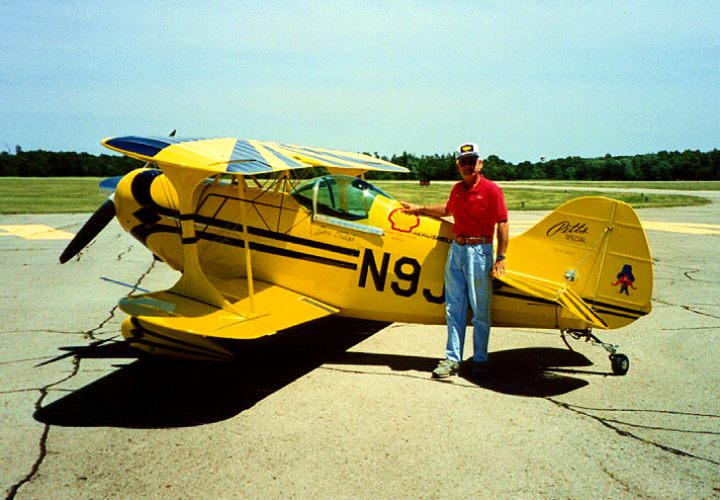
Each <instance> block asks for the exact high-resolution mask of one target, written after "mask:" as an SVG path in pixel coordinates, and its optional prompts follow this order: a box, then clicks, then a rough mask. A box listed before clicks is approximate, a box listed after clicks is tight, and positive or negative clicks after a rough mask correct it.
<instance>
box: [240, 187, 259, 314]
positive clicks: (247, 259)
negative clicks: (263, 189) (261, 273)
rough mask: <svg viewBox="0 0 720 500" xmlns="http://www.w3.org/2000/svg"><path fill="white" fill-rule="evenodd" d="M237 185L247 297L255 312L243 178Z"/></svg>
mask: <svg viewBox="0 0 720 500" xmlns="http://www.w3.org/2000/svg"><path fill="white" fill-rule="evenodd" d="M238 180H239V182H238V187H239V189H240V200H241V201H240V220H241V221H243V223H242V228H243V241H244V243H245V270H246V271H245V272H246V274H247V289H248V298H249V299H250V312H251V313H253V314H255V285H254V283H253V272H252V258H251V257H250V239H249V237H248V227H247V221H248V219H247V217H246V215H247V214H246V212H245V210H246V207H245V203H246V198H245V188H246V187H247V186H246V184H245V178H240V179H238Z"/></svg>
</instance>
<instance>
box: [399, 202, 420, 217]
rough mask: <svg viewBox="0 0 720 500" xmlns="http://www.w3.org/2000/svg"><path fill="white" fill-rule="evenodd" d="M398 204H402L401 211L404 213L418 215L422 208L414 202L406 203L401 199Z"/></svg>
mask: <svg viewBox="0 0 720 500" xmlns="http://www.w3.org/2000/svg"><path fill="white" fill-rule="evenodd" d="M400 204H401V205H402V206H403V210H402V211H403V212H405V213H406V214H412V215H420V210H421V209H422V207H421V206H420V205H415V204H414V203H408V202H406V201H401V202H400Z"/></svg>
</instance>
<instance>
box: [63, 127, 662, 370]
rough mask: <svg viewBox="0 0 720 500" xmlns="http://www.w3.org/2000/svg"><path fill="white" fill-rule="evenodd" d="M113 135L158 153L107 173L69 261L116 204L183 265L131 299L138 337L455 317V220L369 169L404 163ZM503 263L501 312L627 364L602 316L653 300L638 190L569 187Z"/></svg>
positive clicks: (190, 343)
mask: <svg viewBox="0 0 720 500" xmlns="http://www.w3.org/2000/svg"><path fill="white" fill-rule="evenodd" d="M102 144H103V145H104V146H106V147H108V148H110V149H112V150H114V151H118V152H120V153H123V154H125V155H127V156H129V157H132V158H136V159H138V160H141V161H144V162H146V165H145V167H143V168H139V169H137V170H134V171H132V172H130V173H128V174H127V175H125V176H123V177H122V178H114V179H107V180H106V181H103V183H101V186H102V184H106V185H109V186H110V189H112V190H114V192H113V194H112V195H111V197H110V199H108V201H106V202H105V204H103V205H102V206H101V207H100V209H98V211H97V212H96V213H95V214H94V215H93V216H92V217H91V218H90V220H88V222H87V223H86V224H85V225H84V226H83V228H82V229H81V230H80V231H79V232H78V234H77V235H76V237H75V238H74V239H73V241H71V242H70V244H69V245H68V247H67V248H66V249H65V251H64V253H63V254H62V256H61V257H60V261H61V262H66V261H68V260H70V259H72V258H73V257H74V256H75V255H77V253H78V252H80V251H81V250H82V249H83V248H84V247H85V245H87V244H88V243H89V242H90V241H91V240H92V239H93V238H94V237H95V236H96V235H97V234H98V233H99V232H100V231H101V230H102V228H103V227H104V226H105V225H107V223H108V222H109V221H110V220H112V218H113V217H117V219H118V220H119V222H120V224H121V226H122V227H123V229H125V230H126V231H128V232H129V233H130V234H131V235H133V236H134V237H135V238H136V239H138V240H139V241H140V242H142V244H143V245H145V246H146V247H147V248H148V249H149V250H150V251H151V252H152V253H153V254H154V255H155V257H156V258H157V259H159V260H161V261H163V262H165V263H166V264H168V265H169V266H170V267H171V268H173V269H176V270H178V271H181V273H182V274H181V277H180V279H179V281H178V282H177V283H176V284H175V285H174V286H173V287H172V288H170V289H168V290H162V291H158V292H151V293H142V294H138V293H131V294H129V295H128V296H126V297H125V298H123V299H122V300H121V301H120V308H121V309H122V310H123V311H124V312H126V313H127V314H128V315H129V318H127V319H126V320H125V321H124V323H123V325H122V334H123V336H124V337H125V339H126V340H127V341H128V342H129V343H130V344H131V345H133V346H135V347H136V348H139V349H142V350H143V351H146V352H149V353H152V354H156V355H164V356H171V357H180V358H194V359H204V360H208V359H229V358H232V356H233V350H232V349H230V348H229V347H228V344H229V343H230V342H228V339H231V340H234V341H236V342H242V341H249V340H251V339H257V338H259V337H263V336H265V335H270V334H272V333H275V332H277V331H279V330H283V329H286V328H289V327H291V326H294V325H298V324H301V323H304V322H308V321H311V320H314V319H317V318H321V317H323V316H328V315H332V314H336V315H340V316H347V317H354V318H363V319H370V320H379V321H389V322H398V321H399V322H410V323H424V324H442V323H444V322H445V306H444V289H443V268H444V264H445V257H446V254H447V251H448V247H449V244H450V243H451V241H452V238H453V236H452V223H451V222H448V221H445V220H439V219H434V218H430V217H418V216H416V215H410V214H407V213H405V212H403V211H402V206H401V204H400V202H399V201H397V200H396V199H394V198H393V197H392V196H391V195H389V194H387V193H386V192H384V191H383V190H381V189H378V188H377V187H375V186H373V185H372V184H371V183H370V182H368V181H366V180H365V179H364V178H363V177H364V174H365V173H366V172H368V171H382V172H406V171H407V169H405V168H403V167H400V166H397V165H394V164H392V163H388V162H386V161H382V160H380V159H377V158H373V157H371V156H367V155H363V154H358V153H348V152H343V151H336V150H330V149H321V148H312V147H305V146H296V145H289V144H278V143H271V142H261V141H252V140H242V139H234V138H224V139H180V138H175V137H167V138H161V137H136V136H127V137H117V138H108V139H105V140H103V141H102ZM318 167H322V169H323V170H322V172H320V171H319V169H318ZM302 173H305V174H306V178H302V176H301V175H300V174H302ZM308 173H310V174H311V175H314V174H320V175H317V176H315V177H309V176H307V174H308ZM507 262H508V264H507V274H506V276H504V277H502V278H499V279H496V280H495V287H494V288H495V289H494V295H493V302H492V325H493V326H495V327H529V328H543V329H544V328H547V329H559V330H560V331H561V332H562V335H563V339H564V340H565V335H570V336H572V337H575V338H584V339H585V340H590V341H591V342H593V343H595V344H597V345H600V346H602V347H604V348H605V349H606V350H607V351H609V352H610V359H611V361H612V363H611V365H612V369H613V371H614V372H615V373H618V374H624V373H625V372H627V369H628V366H629V361H628V358H627V356H625V355H623V354H618V353H617V346H616V345H613V344H608V343H604V342H601V341H600V340H599V339H598V338H597V337H595V336H594V335H593V333H592V329H594V328H599V329H610V328H619V327H622V326H625V325H628V324H629V323H631V322H633V321H634V320H636V319H637V318H639V317H640V316H643V315H645V314H647V313H648V312H650V308H651V301H650V300H651V295H652V286H653V268H652V260H651V257H650V252H649V248H648V244H647V240H646V237H645V234H644V232H643V229H642V227H641V225H640V222H639V220H638V217H637V215H636V213H635V211H634V210H633V209H632V208H631V207H630V206H629V205H627V204H625V203H622V202H619V201H615V200H612V199H609V198H603V197H585V198H578V199H575V200H572V201H569V202H567V203H565V204H564V205H562V206H561V207H559V208H558V209H557V210H555V211H553V212H552V213H551V214H549V215H548V216H547V217H545V218H544V219H542V220H541V221H540V222H538V223H537V224H536V225H535V226H534V227H532V228H531V229H529V230H528V231H526V232H525V233H523V234H521V235H519V236H516V237H514V238H512V239H511V241H510V245H509V249H508V251H507ZM566 343H567V341H566Z"/></svg>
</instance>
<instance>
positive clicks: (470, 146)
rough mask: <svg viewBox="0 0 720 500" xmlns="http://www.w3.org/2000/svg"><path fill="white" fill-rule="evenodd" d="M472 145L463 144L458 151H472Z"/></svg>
mask: <svg viewBox="0 0 720 500" xmlns="http://www.w3.org/2000/svg"><path fill="white" fill-rule="evenodd" d="M472 150H473V147H472V144H465V145H464V146H463V147H461V148H460V151H462V152H463V153H467V152H468V151H472Z"/></svg>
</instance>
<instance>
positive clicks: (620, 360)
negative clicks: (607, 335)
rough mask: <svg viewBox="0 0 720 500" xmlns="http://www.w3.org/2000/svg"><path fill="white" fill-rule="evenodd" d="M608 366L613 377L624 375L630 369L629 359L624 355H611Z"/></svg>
mask: <svg viewBox="0 0 720 500" xmlns="http://www.w3.org/2000/svg"><path fill="white" fill-rule="evenodd" d="M610 365H611V366H612V371H613V373H614V374H615V375H625V374H626V373H627V372H628V370H629V369H630V359H629V358H628V357H627V356H625V355H624V354H612V355H611V356H610Z"/></svg>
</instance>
